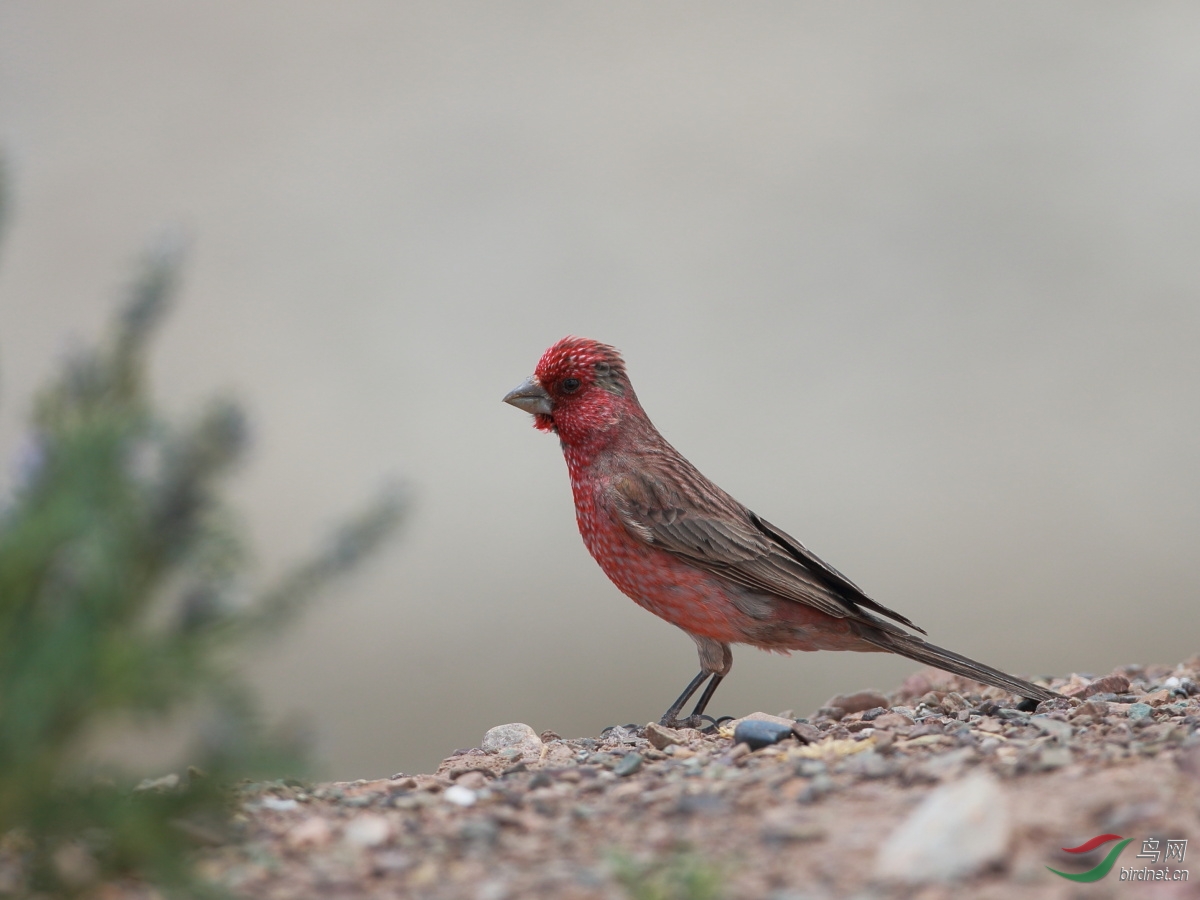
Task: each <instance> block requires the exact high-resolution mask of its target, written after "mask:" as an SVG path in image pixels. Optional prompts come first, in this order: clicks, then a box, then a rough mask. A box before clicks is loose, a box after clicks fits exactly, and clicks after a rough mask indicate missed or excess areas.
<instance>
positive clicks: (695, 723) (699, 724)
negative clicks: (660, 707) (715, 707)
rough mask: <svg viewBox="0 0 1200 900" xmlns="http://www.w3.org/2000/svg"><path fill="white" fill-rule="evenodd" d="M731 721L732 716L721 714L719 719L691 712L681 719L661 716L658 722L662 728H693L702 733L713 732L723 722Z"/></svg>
mask: <svg viewBox="0 0 1200 900" xmlns="http://www.w3.org/2000/svg"><path fill="white" fill-rule="evenodd" d="M732 721H733V716H721V717H720V718H719V719H714V718H713V717H712V716H705V715H696V714H695V713H693V714H692V715H690V716H687V717H685V718H682V719H680V718H676V717H671V718H668V717H667V716H663V717H662V718H661V719H660V720H659V722H658V724H659V725H661V726H662V727H663V728H695V729H697V730H698V731H700V732H702V733H704V734H714V733H715V732H716V731H717V730H718V729H719V728H720V727H721V725H722V724H723V723H725V722H732Z"/></svg>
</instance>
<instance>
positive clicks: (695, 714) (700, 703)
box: [689, 672, 725, 719]
mask: <svg viewBox="0 0 1200 900" xmlns="http://www.w3.org/2000/svg"><path fill="white" fill-rule="evenodd" d="M724 677H725V676H724V675H722V674H721V673H720V672H713V677H712V681H710V682H709V683H708V685H707V686H706V687H705V688H704V693H703V694H701V695H700V699H699V700H697V701H696V708H695V709H693V710H692V714H691V716H690V717H689V718H692V719H699V718H700V716H702V715H703V714H704V710H705V708H706V707H707V706H708V701H709V700H711V699H712V695H713V694H715V693H716V692H717V685H719V684H720V683H721V679H723V678H724Z"/></svg>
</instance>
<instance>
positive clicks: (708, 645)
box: [659, 634, 733, 728]
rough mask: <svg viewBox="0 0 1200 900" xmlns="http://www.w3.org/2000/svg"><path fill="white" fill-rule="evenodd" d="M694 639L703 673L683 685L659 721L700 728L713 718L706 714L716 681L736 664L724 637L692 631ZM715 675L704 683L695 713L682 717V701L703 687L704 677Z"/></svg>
mask: <svg viewBox="0 0 1200 900" xmlns="http://www.w3.org/2000/svg"><path fill="white" fill-rule="evenodd" d="M690 637H691V639H692V640H693V641H695V642H696V650H697V651H698V652H699V654H700V674H699V675H697V676H696V677H695V678H693V679H692V680H691V683H690V684H688V686H687V687H686V688H684V690H683V693H682V694H680V695H679V699H677V700H676V701H675V702H674V703H672V704H671V708H670V709H668V710H667V711H666V712H665V713H663V717H662V718H661V719H660V720H659V724H660V725H663V726H665V727H667V728H700V727H701V726H703V725H704V723H705V720H706V719H707V720H708V721H709V722H710V723H712V720H711V719H709V717H708V716H705V715H704V709H705V707H707V706H708V701H709V700H711V699H712V695H713V694H714V693H716V690H717V685H719V684H720V683H721V679H722V678H724V677H725V676H726V675H728V674H729V670H730V669H731V668H733V653H732V652H731V651H730V649H729V645H728V644H724V643H722V642H721V641H715V640H713V639H712V638H706V637H701V636H700V635H698V634H693V635H690ZM710 675H711V676H712V681H710V682H709V683H708V686H707V687H705V689H704V693H703V694H701V695H700V699H699V700H698V701H697V702H696V708H695V709H693V710H692V714H691V715H690V716H688V717H687V718H686V719H680V718H678V716H679V711H680V710H681V709H683V705H684V704H685V703H687V702H688V700H690V699H691V696H692V694H694V693H696V691H697V690H698V689H699V688H700V685H702V684H703V683H704V679H705V678H708V677H709V676H710Z"/></svg>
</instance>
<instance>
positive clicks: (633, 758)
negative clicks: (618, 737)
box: [613, 753, 642, 775]
mask: <svg viewBox="0 0 1200 900" xmlns="http://www.w3.org/2000/svg"><path fill="white" fill-rule="evenodd" d="M641 767H642V755H641V754H640V753H626V754H625V755H624V756H623V757H622V758H621V761H620V762H619V763H617V764H616V765H615V766H613V774H615V775H632V774H633V773H634V772H636V771H637V770H638V769H640V768H641Z"/></svg>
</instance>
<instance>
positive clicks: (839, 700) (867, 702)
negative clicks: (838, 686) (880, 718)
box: [825, 691, 888, 718]
mask: <svg viewBox="0 0 1200 900" xmlns="http://www.w3.org/2000/svg"><path fill="white" fill-rule="evenodd" d="M887 705H888V699H887V697H885V696H883V694H881V693H879V692H878V691H859V692H857V693H855V694H838V695H837V696H836V697H831V698H830V699H829V700H828V701H827V702H826V703H825V706H826V707H827V708H828V707H840V708H841V709H842V711H843V715H849V714H850V713H856V712H866V711H867V710H868V709H875V708H876V707H880V706H887ZM830 718H833V717H832V716H831V717H830ZM837 718H841V716H838V717H837Z"/></svg>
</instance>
